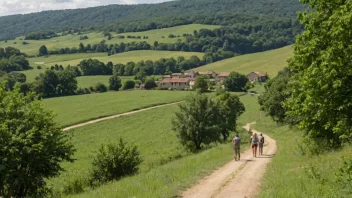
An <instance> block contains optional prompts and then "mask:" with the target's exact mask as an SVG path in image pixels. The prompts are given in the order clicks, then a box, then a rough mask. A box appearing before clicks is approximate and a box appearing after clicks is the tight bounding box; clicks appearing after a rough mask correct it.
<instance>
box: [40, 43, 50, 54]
mask: <svg viewBox="0 0 352 198" xmlns="http://www.w3.org/2000/svg"><path fill="white" fill-rule="evenodd" d="M46 55H48V49H47V48H46V46H45V45H42V46H41V47H40V48H39V56H46Z"/></svg>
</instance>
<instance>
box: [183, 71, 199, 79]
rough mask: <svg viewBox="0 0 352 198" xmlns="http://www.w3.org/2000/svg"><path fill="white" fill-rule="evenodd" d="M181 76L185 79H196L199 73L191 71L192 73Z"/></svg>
mask: <svg viewBox="0 0 352 198" xmlns="http://www.w3.org/2000/svg"><path fill="white" fill-rule="evenodd" d="M183 76H184V77H185V78H196V77H197V76H199V72H197V71H193V70H192V71H190V72H188V73H185V74H184V75H183Z"/></svg>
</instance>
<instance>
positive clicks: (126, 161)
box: [90, 139, 142, 185]
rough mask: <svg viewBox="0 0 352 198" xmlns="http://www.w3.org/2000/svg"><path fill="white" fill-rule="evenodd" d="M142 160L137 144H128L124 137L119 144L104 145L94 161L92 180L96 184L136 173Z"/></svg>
mask: <svg viewBox="0 0 352 198" xmlns="http://www.w3.org/2000/svg"><path fill="white" fill-rule="evenodd" d="M141 162H142V159H141V157H140V153H139V152H138V150H137V146H133V145H127V143H126V142H124V141H123V140H122V139H120V142H119V143H118V144H114V143H110V144H107V145H106V146H105V145H102V146H101V147H100V149H99V152H98V153H97V154H96V156H94V158H93V161H92V171H91V174H90V182H91V184H93V185H94V184H95V183H96V182H100V183H103V182H107V181H112V180H118V179H120V178H122V177H124V176H128V175H132V174H135V173H137V172H138V170H139V165H140V164H141Z"/></svg>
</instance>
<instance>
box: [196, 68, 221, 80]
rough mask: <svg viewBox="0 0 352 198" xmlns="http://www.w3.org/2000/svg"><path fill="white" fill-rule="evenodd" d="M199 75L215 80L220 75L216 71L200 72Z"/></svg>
mask: <svg viewBox="0 0 352 198" xmlns="http://www.w3.org/2000/svg"><path fill="white" fill-rule="evenodd" d="M199 75H207V76H209V78H215V77H216V76H217V75H218V74H217V73H216V72H214V71H211V70H210V71H206V72H199Z"/></svg>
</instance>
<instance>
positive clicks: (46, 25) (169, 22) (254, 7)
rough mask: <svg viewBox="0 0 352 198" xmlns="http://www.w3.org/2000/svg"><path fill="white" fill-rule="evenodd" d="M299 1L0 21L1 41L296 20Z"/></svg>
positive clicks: (253, 0) (206, 2)
mask: <svg viewBox="0 0 352 198" xmlns="http://www.w3.org/2000/svg"><path fill="white" fill-rule="evenodd" d="M305 8H306V6H304V5H302V4H299V2H298V1H297V0H272V1H270V2H268V1H267V0H247V1H242V0H222V1H221V3H219V1H218V0H194V1H189V0H180V1H172V2H166V3H162V4H149V5H147V4H145V5H110V6H102V7H94V8H86V9H76V10H60V11H45V12H40V13H32V14H26V15H13V16H4V17H0V26H1V27H2V30H3V31H1V33H0V40H5V39H11V38H14V37H16V36H20V35H25V34H28V33H30V32H35V31H44V30H51V31H55V32H63V31H65V32H66V31H71V30H72V29H75V30H76V31H79V30H105V31H116V32H137V31H145V30H151V29H160V28H166V27H172V26H177V25H184V24H191V23H197V24H213V25H223V26H229V25H231V26H236V25H239V24H249V23H251V24H254V23H256V24H260V23H261V21H262V20H267V21H276V20H280V19H288V18H295V17H296V12H297V11H302V10H304V9H305ZM38 21H40V23H39V22H38Z"/></svg>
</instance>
